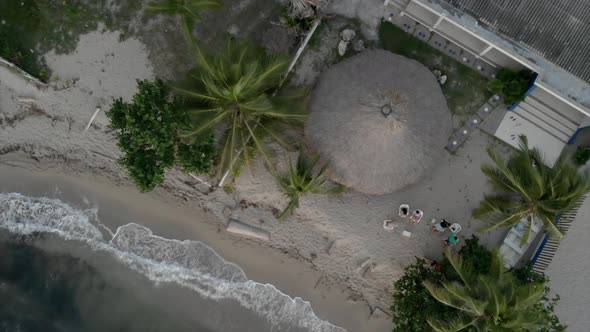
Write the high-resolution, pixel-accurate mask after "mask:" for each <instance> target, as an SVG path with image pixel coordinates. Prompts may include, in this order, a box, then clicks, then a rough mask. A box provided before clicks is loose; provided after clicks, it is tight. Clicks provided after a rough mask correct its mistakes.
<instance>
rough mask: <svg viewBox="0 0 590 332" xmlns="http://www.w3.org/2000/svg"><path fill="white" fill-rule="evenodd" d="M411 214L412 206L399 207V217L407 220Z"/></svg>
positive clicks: (403, 205)
mask: <svg viewBox="0 0 590 332" xmlns="http://www.w3.org/2000/svg"><path fill="white" fill-rule="evenodd" d="M409 214H410V206H409V205H408V204H402V205H400V206H399V210H398V215H399V216H400V217H401V218H406V217H407V216H408V215H409Z"/></svg>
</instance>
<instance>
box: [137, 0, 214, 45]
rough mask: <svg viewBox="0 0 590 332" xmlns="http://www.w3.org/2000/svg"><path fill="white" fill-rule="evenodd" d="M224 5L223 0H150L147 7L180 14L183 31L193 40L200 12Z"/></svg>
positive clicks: (152, 10)
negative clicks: (159, 0)
mask: <svg viewBox="0 0 590 332" xmlns="http://www.w3.org/2000/svg"><path fill="white" fill-rule="evenodd" d="M222 5H223V2H222V0H165V1H163V2H150V3H148V4H147V5H146V9H147V10H148V11H150V12H152V13H157V14H164V15H171V16H174V15H178V16H180V20H181V23H182V32H183V33H184V35H185V37H186V38H187V39H188V40H189V41H192V32H193V27H194V26H195V22H196V21H198V20H199V16H200V12H201V11H202V10H205V9H212V8H219V7H221V6H222Z"/></svg>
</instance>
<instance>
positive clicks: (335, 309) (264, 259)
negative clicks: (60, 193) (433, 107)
mask: <svg viewBox="0 0 590 332" xmlns="http://www.w3.org/2000/svg"><path fill="white" fill-rule="evenodd" d="M351 3H355V4H356V5H358V6H360V4H358V3H356V2H354V1H352V2H351ZM359 3H360V2H359ZM358 6H357V7H358ZM361 7H362V6H361ZM355 8H356V7H355ZM356 11H361V10H360V9H358V8H357V9H355V11H352V15H355V13H356ZM356 14H358V13H356ZM367 15H369V14H367ZM369 16H370V17H371V18H372V17H373V16H374V15H373V16H371V15H369ZM160 60H161V59H160ZM47 62H48V65H49V66H50V67H51V69H52V70H53V71H54V73H55V75H57V76H58V77H59V80H58V81H56V82H53V83H51V84H50V85H49V86H48V87H47V88H46V89H41V90H39V89H37V88H35V87H34V86H32V85H31V84H27V82H25V81H23V80H22V78H20V77H19V76H18V75H15V74H14V73H13V72H11V71H8V70H6V69H5V68H3V67H0V120H1V121H0V123H1V130H0V164H1V165H3V166H2V169H1V172H0V177H1V178H2V179H3V182H4V186H3V189H4V188H9V189H10V190H17V191H23V192H25V193H29V194H31V195H49V196H51V194H52V191H51V190H52V189H48V188H54V187H59V188H60V190H65V191H68V190H69V191H71V192H76V193H77V194H79V192H83V193H85V194H86V195H87V196H88V197H89V198H92V199H93V200H95V201H96V202H100V203H101V209H100V212H101V213H104V218H105V220H111V221H112V222H113V225H111V226H115V225H117V224H123V223H127V222H129V221H135V222H139V223H144V224H145V225H146V226H149V227H150V228H152V229H153V231H154V233H155V234H158V235H161V236H164V237H172V238H183V239H184V238H191V239H197V240H201V241H203V242H205V243H207V244H209V245H210V246H211V247H212V248H213V249H215V250H216V251H217V252H219V253H220V254H221V255H222V256H223V257H225V258H226V259H227V260H228V261H233V262H236V263H237V264H238V265H240V266H241V267H242V268H243V269H244V270H245V272H246V273H247V275H248V276H249V277H251V278H253V279H254V280H257V281H261V282H270V283H272V284H274V285H276V286H277V288H279V289H281V290H282V291H284V292H285V293H287V294H289V295H291V296H300V297H302V298H303V299H304V300H308V301H310V302H311V304H312V307H313V308H314V309H315V311H316V313H317V314H318V315H319V316H320V317H321V318H323V319H327V320H329V321H330V322H332V323H334V324H336V325H339V326H342V327H345V328H347V329H348V330H349V331H376V332H377V331H390V330H391V322H390V318H389V317H387V315H385V314H382V313H381V312H380V310H376V308H379V309H381V310H383V311H385V312H388V311H389V310H388V308H389V306H390V304H391V294H392V284H393V282H394V281H395V280H396V279H397V278H399V277H400V276H401V275H402V274H403V269H404V267H405V266H407V265H408V264H410V263H412V262H413V261H414V258H415V257H420V256H426V257H429V258H433V259H438V258H440V257H441V254H442V250H443V248H444V246H443V242H442V240H443V238H442V236H441V235H439V234H435V233H432V232H431V229H430V228H431V225H430V221H431V219H433V218H437V219H438V218H445V219H447V220H449V221H452V222H458V223H460V224H461V225H462V226H463V230H462V231H461V233H460V236H461V238H467V237H470V236H471V234H472V233H473V232H475V229H477V228H478V227H480V226H482V225H483V223H482V222H481V221H477V220H474V219H473V218H472V217H471V211H472V210H473V209H474V208H475V207H477V206H478V203H479V201H480V199H481V198H482V197H483V194H484V193H485V192H486V191H487V189H488V188H487V184H486V178H485V176H484V175H483V174H482V173H481V171H480V167H481V165H482V164H483V163H487V162H489V161H490V160H489V158H488V157H487V155H486V153H485V149H486V148H487V147H488V146H490V145H496V148H497V149H506V148H505V147H504V146H503V145H500V144H498V143H496V142H497V141H495V140H494V139H493V138H491V137H490V136H489V135H487V134H485V133H482V132H479V131H477V132H475V133H473V134H472V135H471V136H470V137H469V139H468V141H467V142H466V143H465V144H464V145H463V146H462V147H461V148H460V149H459V150H458V152H457V153H456V154H454V155H451V154H449V153H446V152H445V153H444V154H442V157H441V158H440V160H438V163H437V166H436V167H435V168H433V169H432V171H430V172H428V173H426V175H424V176H423V177H422V178H421V179H420V180H419V182H417V183H415V184H413V185H410V186H409V187H406V188H405V189H404V190H402V191H400V192H395V193H391V194H385V195H367V194H362V193H359V192H356V191H353V190H349V191H348V192H346V193H344V194H342V195H339V196H329V197H324V196H319V197H316V196H311V197H304V198H303V199H302V202H301V206H300V208H299V209H298V210H297V212H296V214H295V215H294V216H292V217H290V218H289V220H287V221H285V222H278V221H277V220H276V218H275V217H274V215H273V212H274V211H276V210H277V209H279V210H280V209H282V208H283V207H284V206H285V204H286V199H285V197H283V195H282V194H281V193H280V191H279V190H278V187H277V186H276V184H275V181H274V179H273V177H272V176H271V175H270V174H269V173H268V172H267V171H266V170H265V168H264V167H263V166H262V164H261V163H260V162H259V161H255V162H254V163H253V165H252V167H251V168H244V169H243V171H242V174H241V176H240V177H238V178H237V179H235V183H234V188H235V190H234V192H233V193H231V194H228V193H226V192H224V191H223V190H216V191H213V192H210V191H209V190H208V189H209V188H207V187H206V186H204V185H202V184H200V183H199V182H198V181H196V180H195V179H194V178H192V177H190V176H188V175H187V174H184V173H182V172H180V171H179V170H171V171H169V172H168V174H167V177H166V181H165V183H164V185H163V186H162V187H161V188H158V189H156V190H155V191H154V192H152V193H150V194H138V193H137V190H136V189H135V188H134V186H133V185H132V183H131V182H130V180H129V178H128V176H127V174H126V171H125V170H124V169H122V168H121V167H120V165H119V164H118V163H117V158H119V157H120V156H121V153H120V151H119V149H118V147H117V146H116V142H115V138H114V135H113V133H112V131H111V130H110V129H109V128H108V127H107V125H108V123H109V121H108V119H107V117H106V116H105V114H104V111H105V110H107V109H108V108H109V106H110V103H111V102H112V98H113V97H123V98H125V99H128V98H130V97H131V96H132V95H133V93H134V92H135V80H136V79H147V78H153V77H154V76H155V74H154V69H153V66H152V64H151V63H153V62H152V61H151V59H150V55H149V52H148V50H146V47H145V45H144V44H142V43H141V42H140V41H138V40H136V39H133V38H128V39H125V40H120V38H119V35H118V33H116V32H92V33H89V34H86V35H82V36H81V39H80V42H79V44H78V47H77V49H76V51H75V52H73V53H71V54H65V55H56V54H53V53H50V54H48V55H47ZM154 66H155V65H154ZM302 70H305V69H302ZM295 76H297V75H295ZM97 107H98V108H101V110H102V111H101V112H99V113H98V115H97V117H96V119H95V121H94V122H93V124H92V125H91V126H90V128H89V129H88V130H87V131H84V128H85V127H86V125H87V123H88V120H89V119H90V118H91V116H92V114H93V113H94V111H95V109H96V108H97ZM284 157H285V153H284V152H280V153H278V156H277V162H278V167H279V168H283V169H284V167H285V166H286V162H285V159H286V158H284ZM31 171H32V172H34V173H35V174H36V175H32V174H31V173H29V172H31ZM55 174H58V175H55ZM36 183H43V185H36ZM73 196H74V195H73V194H72V197H73ZM72 199H73V198H72ZM402 203H407V204H409V205H410V209H421V210H422V211H424V217H423V220H422V221H421V222H420V223H419V224H415V225H413V224H409V223H408V222H407V221H401V220H397V219H396V216H397V209H398V207H399V205H400V204H402ZM584 209H585V210H584V211H586V212H585V213H588V211H587V210H588V204H586V205H585V207H584ZM113 211H117V213H116V214H114V213H113ZM230 218H232V219H236V220H239V221H241V222H244V223H247V224H249V225H252V226H256V227H260V228H262V229H264V230H266V231H268V232H269V233H270V240H269V241H268V242H267V241H258V240H250V239H247V238H241V237H238V236H235V235H231V234H229V233H226V232H225V231H223V229H224V228H225V226H226V223H227V222H228V220H229V219H230ZM386 219H393V220H394V221H395V224H396V227H395V229H394V230H392V231H387V230H384V228H383V221H384V220H386ZM574 229H575V228H574ZM574 229H572V231H573V230H574ZM403 231H406V232H410V233H411V236H410V237H406V236H403V235H402V232H403ZM505 232H506V230H498V231H496V232H493V233H486V234H478V236H479V237H480V239H481V240H482V242H483V243H484V244H485V245H487V246H488V247H497V246H498V245H499V243H500V242H501V240H502V238H503V236H504V234H505ZM582 232H583V231H580V233H582ZM572 233H574V234H573V235H570V236H571V238H568V239H567V240H566V241H565V242H564V244H563V248H562V250H561V251H560V254H562V255H566V253H568V251H567V250H566V249H567V247H568V246H569V245H570V244H568V243H570V242H572V243H573V242H575V243H574V244H572V245H573V246H576V245H579V243H580V241H576V240H575V237H576V236H579V235H578V234H576V232H572ZM586 233H587V227H586ZM582 242H583V241H582ZM586 243H587V242H586ZM584 249H587V247H585V248H584ZM577 250H578V251H575V252H579V254H580V255H582V254H583V253H582V250H581V249H580V248H579V247H577ZM579 257H580V259H581V260H582V256H579ZM558 259H559V258H558V257H556V260H558ZM571 266H576V265H575V264H574V265H568V267H565V266H561V267H556V269H557V270H558V271H559V273H558V274H561V272H563V271H565V270H568V274H561V275H559V276H557V275H555V276H554V279H555V282H559V283H561V284H562V285H565V283H564V282H565V279H564V278H566V279H567V277H568V276H571V277H576V278H577V276H576V275H575V273H574V271H575V270H574V269H571V268H570V267H571ZM578 266H580V267H581V268H582V270H581V271H580V273H586V275H587V272H588V271H589V270H590V269H588V266H587V265H578ZM553 271H555V270H553ZM551 273H552V275H553V274H555V272H551ZM586 279H587V278H586ZM579 281H580V282H582V281H581V280H579ZM561 288H562V287H556V289H555V290H556V291H557V292H558V293H563V294H564V298H565V294H568V291H567V290H565V289H561ZM575 291H576V290H571V292H575ZM587 299H588V297H584V298H582V299H580V301H584V302H585V303H587ZM563 302H564V303H566V304H565V305H564V309H563V310H564V312H565V311H569V310H570V309H569V308H574V307H576V306H577V307H578V308H580V304H581V302H569V300H568V301H565V300H564V301H563ZM584 307H586V306H585V305H582V306H581V308H584ZM372 312H373V313H374V314H373V315H371V313H372ZM569 315H570V316H571V317H574V316H573V315H572V314H571V311H570V313H569ZM570 316H567V314H565V313H564V317H570ZM370 317H373V318H372V319H370ZM585 317H586V321H587V320H588V316H587V315H586V316H585ZM568 319H569V318H568Z"/></svg>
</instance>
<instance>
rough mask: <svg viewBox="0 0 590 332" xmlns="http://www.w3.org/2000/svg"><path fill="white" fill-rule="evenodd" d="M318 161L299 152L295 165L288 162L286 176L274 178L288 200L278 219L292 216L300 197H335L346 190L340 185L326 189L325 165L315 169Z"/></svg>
mask: <svg viewBox="0 0 590 332" xmlns="http://www.w3.org/2000/svg"><path fill="white" fill-rule="evenodd" d="M319 160H320V159H319V157H315V158H310V157H308V156H307V155H306V154H305V153H303V152H300V153H299V157H298V158H297V163H296V164H295V165H293V162H292V161H291V160H289V168H288V171H287V173H286V174H279V175H276V176H275V178H276V179H277V182H278V184H279V187H280V188H281V190H282V191H283V193H284V194H285V195H286V196H287V197H288V198H289V203H287V207H285V209H284V210H283V212H281V214H280V215H279V219H281V218H283V217H285V216H287V215H289V214H292V213H293V212H294V211H295V210H296V209H297V208H298V207H299V199H300V198H301V196H304V195H335V194H339V193H342V192H344V191H345V190H346V187H344V186H341V185H335V186H331V187H328V179H327V178H326V177H325V176H324V173H325V172H326V169H327V164H325V165H323V166H321V167H319V169H317V168H318V166H319V165H318V164H319Z"/></svg>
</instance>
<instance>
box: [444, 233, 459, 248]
mask: <svg viewBox="0 0 590 332" xmlns="http://www.w3.org/2000/svg"><path fill="white" fill-rule="evenodd" d="M443 242H444V243H445V244H446V245H447V246H454V245H455V244H457V243H458V242H459V237H458V236H457V235H455V234H451V235H449V237H448V238H447V239H446V240H443Z"/></svg>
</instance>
